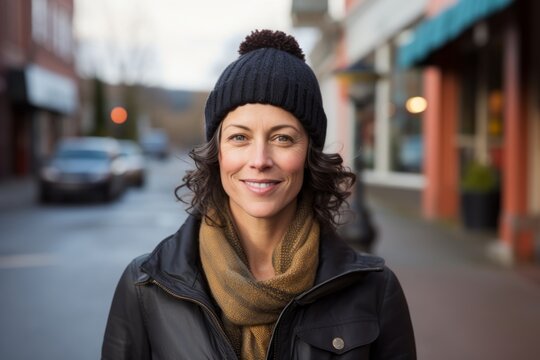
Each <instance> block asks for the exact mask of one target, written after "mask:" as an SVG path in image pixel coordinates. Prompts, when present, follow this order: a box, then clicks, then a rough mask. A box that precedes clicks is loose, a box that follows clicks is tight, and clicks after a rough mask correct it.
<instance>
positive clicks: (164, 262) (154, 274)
mask: <svg viewBox="0 0 540 360" xmlns="http://www.w3.org/2000/svg"><path fill="white" fill-rule="evenodd" d="M239 52H240V57H239V58H238V59H237V60H236V61H234V62H233V63H231V64H230V65H229V66H228V67H227V68H226V69H225V70H224V72H223V74H222V75H221V77H220V78H219V80H218V82H217V84H216V86H215V88H214V90H213V91H212V92H211V93H210V95H209V98H208V101H207V103H206V108H205V120H206V136H207V140H208V142H207V143H206V144H205V145H203V146H202V147H199V148H196V149H195V150H193V151H192V152H191V154H190V155H191V157H192V158H193V159H194V161H195V165H196V170H195V171H192V172H190V173H188V174H187V175H186V177H185V178H184V184H182V185H181V186H180V187H179V188H178V189H177V192H178V190H179V189H180V188H182V187H187V188H188V189H190V190H191V192H192V195H193V197H192V199H191V203H190V205H191V206H190V208H189V211H190V213H191V215H190V216H189V218H188V219H187V221H186V222H185V223H184V225H183V226H182V227H181V228H180V230H179V231H178V232H177V233H176V234H174V235H173V236H171V237H169V238H167V239H165V240H164V241H163V242H161V243H160V244H159V245H158V246H157V248H156V249H155V250H154V251H153V252H152V253H151V254H150V255H145V256H142V257H140V258H137V259H135V260H134V261H133V262H132V263H131V264H130V265H129V266H128V268H127V269H126V271H125V272H124V274H123V276H122V278H121V280H120V282H119V284H118V287H117V290H116V293H115V296H114V299H113V303H112V307H111V312H110V315H109V321H108V324H107V329H106V333H105V339H104V343H103V350H102V358H103V359H238V358H240V359H264V358H267V359H270V358H271V359H334V358H336V359H394V358H396V359H397V358H399V359H415V358H416V355H415V345H414V337H413V331H412V326H411V321H410V317H409V312H408V308H407V304H406V301H405V297H404V295H403V292H402V290H401V287H400V285H399V283H398V281H397V279H396V277H395V276H394V274H393V273H392V272H391V271H390V270H389V269H388V268H386V267H385V266H384V263H383V261H382V260H381V259H379V258H377V257H373V256H368V255H360V254H357V253H356V252H355V251H354V250H352V249H351V248H350V247H348V246H347V245H346V244H345V243H343V241H342V240H340V239H339V237H338V236H337V235H336V233H335V231H334V228H335V225H336V222H337V221H338V217H339V210H340V208H341V206H342V204H343V203H344V201H345V199H346V198H347V196H348V195H349V192H348V190H349V188H350V186H351V185H352V183H353V182H354V175H353V174H352V173H351V172H349V171H348V170H347V169H345V168H344V167H343V166H342V159H341V157H340V156H339V155H337V154H324V153H323V152H322V149H323V145H324V140H325V135H326V115H325V113H324V110H323V107H322V100H321V95H320V90H319V85H318V83H317V80H316V78H315V75H314V74H313V72H312V71H311V69H310V68H309V67H308V66H307V65H306V63H305V62H304V55H303V53H302V50H301V49H300V48H299V47H298V44H297V43H296V41H295V40H294V38H292V37H291V36H288V35H286V34H284V33H282V32H272V31H269V30H263V31H255V32H253V33H252V34H251V35H250V36H248V37H247V38H246V40H245V41H244V42H243V43H242V44H241V46H240V50H239Z"/></svg>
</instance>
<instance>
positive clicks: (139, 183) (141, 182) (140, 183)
mask: <svg viewBox="0 0 540 360" xmlns="http://www.w3.org/2000/svg"><path fill="white" fill-rule="evenodd" d="M144 184H145V179H144V175H141V176H139V177H138V178H137V181H136V182H135V186H136V187H138V188H142V187H144Z"/></svg>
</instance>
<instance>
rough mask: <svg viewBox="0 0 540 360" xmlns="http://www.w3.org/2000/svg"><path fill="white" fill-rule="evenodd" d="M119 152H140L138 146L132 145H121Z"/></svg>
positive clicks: (135, 153) (125, 153) (126, 153)
mask: <svg viewBox="0 0 540 360" xmlns="http://www.w3.org/2000/svg"><path fill="white" fill-rule="evenodd" d="M120 153H121V154H122V155H125V156H129V155H138V154H140V153H141V151H140V150H139V148H138V147H136V146H134V145H122V148H121V150H120Z"/></svg>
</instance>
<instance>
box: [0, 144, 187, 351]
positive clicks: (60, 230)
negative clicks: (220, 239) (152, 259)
mask: <svg viewBox="0 0 540 360" xmlns="http://www.w3.org/2000/svg"><path fill="white" fill-rule="evenodd" d="M184 156H185V155H184ZM186 164H187V162H186V161H183V160H180V159H179V158H177V157H174V156H172V157H170V159H169V160H167V161H165V162H159V161H155V160H154V161H152V162H150V164H149V168H150V171H149V181H148V183H147V186H146V188H144V189H143V190H138V189H130V190H128V191H127V192H126V194H125V195H124V197H123V198H121V199H120V200H119V201H117V202H113V203H111V204H103V203H100V202H95V203H92V202H87V203H80V202H79V203H56V204H52V205H47V206H41V205H38V204H36V203H35V202H34V196H33V195H34V194H30V193H24V194H9V193H8V194H5V193H3V194H2V195H3V197H4V198H3V199H2V200H1V201H0V203H1V205H0V228H1V230H2V235H1V241H0V283H1V284H2V292H1V295H0V318H1V319H2V321H1V322H0V334H1V335H0V359H9V360H19V359H78V360H85V359H97V358H99V354H100V348H101V340H102V337H103V331H104V328H105V322H106V317H107V314H108V310H109V305H110V301H111V299H112V295H113V292H114V288H115V285H116V282H117V281H118V278H119V277H120V275H121V273H122V271H123V269H124V268H125V266H126V265H127V264H128V263H129V261H130V260H131V259H132V258H134V257H136V256H138V255H141V254H143V253H147V252H150V251H151V250H152V249H153V248H154V247H155V245H156V244H157V243H158V242H159V241H161V240H162V239H163V238H164V237H166V236H167V235H169V234H171V233H173V232H174V231H176V230H177V228H178V227H179V226H180V225H181V224H182V222H183V220H184V219H185V216H186V215H185V212H184V210H183V209H184V205H183V204H182V203H179V202H177V201H176V200H175V198H174V195H173V189H174V186H175V185H176V184H178V183H180V179H181V176H182V175H183V173H184V171H185V168H186V166H187V165H186ZM14 188H15V189H19V187H17V186H14ZM24 189H27V191H28V192H31V191H33V190H34V189H33V188H32V187H30V186H26V187H24ZM10 196H12V197H13V198H18V201H17V202H14V201H11V202H10V201H9V199H8V197H10Z"/></svg>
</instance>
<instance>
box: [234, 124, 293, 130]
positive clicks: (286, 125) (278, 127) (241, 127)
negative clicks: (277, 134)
mask: <svg viewBox="0 0 540 360" xmlns="http://www.w3.org/2000/svg"><path fill="white" fill-rule="evenodd" d="M230 127H236V128H240V129H242V130H246V131H251V129H250V128H249V127H248V126H245V125H241V124H229V125H227V126H225V127H224V128H223V130H226V129H228V128H230ZM284 128H291V129H293V130H295V131H299V130H298V129H297V128H296V126H294V125H288V124H282V125H276V126H272V127H271V128H270V131H277V130H281V129H284Z"/></svg>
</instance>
